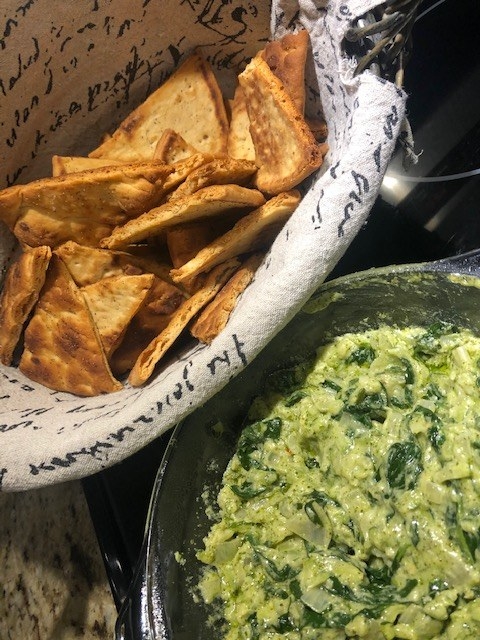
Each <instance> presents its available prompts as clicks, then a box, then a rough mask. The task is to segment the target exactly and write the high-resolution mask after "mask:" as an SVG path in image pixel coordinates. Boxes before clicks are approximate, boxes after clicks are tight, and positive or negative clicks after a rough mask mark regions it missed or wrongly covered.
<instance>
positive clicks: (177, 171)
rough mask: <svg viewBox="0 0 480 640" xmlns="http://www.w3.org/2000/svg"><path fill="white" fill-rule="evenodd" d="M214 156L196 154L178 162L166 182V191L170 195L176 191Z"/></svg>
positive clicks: (173, 165)
mask: <svg viewBox="0 0 480 640" xmlns="http://www.w3.org/2000/svg"><path fill="white" fill-rule="evenodd" d="M212 158H213V156H212V155H210V154H209V153H200V152H199V153H194V154H193V155H192V156H188V158H184V159H183V160H178V162H175V163H174V164H172V165H169V166H171V167H172V173H171V174H170V175H169V176H168V178H167V179H166V181H165V191H166V192H167V193H170V192H171V191H173V190H174V189H176V188H177V187H178V186H179V185H180V184H181V183H182V182H183V181H184V180H186V179H187V178H188V176H189V175H190V174H191V173H192V171H195V170H196V169H198V168H199V167H201V166H202V165H204V164H205V163H206V162H210V161H211V160H212Z"/></svg>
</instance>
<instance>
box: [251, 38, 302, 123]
mask: <svg viewBox="0 0 480 640" xmlns="http://www.w3.org/2000/svg"><path fill="white" fill-rule="evenodd" d="M309 41H310V40H309V36H308V32H307V31H306V30H305V29H302V30H301V31H298V32H297V33H287V34H286V35H284V36H283V37H282V38H280V39H279V40H272V41H271V42H269V43H268V44H267V45H266V46H265V48H264V49H263V50H262V51H261V52H260V56H261V57H262V58H263V59H264V60H265V62H266V63H267V64H268V66H269V67H270V69H271V70H272V71H273V73H274V74H275V75H276V76H277V78H278V79H279V80H280V81H281V82H282V84H283V86H284V87H285V89H286V91H287V92H288V94H289V95H290V97H291V99H292V102H293V103H294V104H295V106H296V108H297V109H298V112H299V113H301V114H302V115H303V113H304V111H305V64H306V61H307V52H308V47H309Z"/></svg>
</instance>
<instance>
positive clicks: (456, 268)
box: [430, 249, 480, 277]
mask: <svg viewBox="0 0 480 640" xmlns="http://www.w3.org/2000/svg"><path fill="white" fill-rule="evenodd" d="M430 266H431V267H432V268H433V269H434V270H435V271H441V272H445V273H461V274H465V275H471V276H478V277H480V249H472V250H471V251H467V252H465V253H459V254H458V255H456V256H450V257H448V258H442V259H441V260H435V261H433V262H431V263H430Z"/></svg>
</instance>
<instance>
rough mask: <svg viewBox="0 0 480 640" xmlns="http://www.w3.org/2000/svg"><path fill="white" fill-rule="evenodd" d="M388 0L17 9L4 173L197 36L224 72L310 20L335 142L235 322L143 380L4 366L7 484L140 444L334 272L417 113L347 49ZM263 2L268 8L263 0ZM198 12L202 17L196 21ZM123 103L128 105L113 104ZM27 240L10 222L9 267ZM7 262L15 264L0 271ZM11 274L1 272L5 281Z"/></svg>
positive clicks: (315, 87) (42, 151)
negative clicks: (70, 390) (50, 376)
mask: <svg viewBox="0 0 480 640" xmlns="http://www.w3.org/2000/svg"><path fill="white" fill-rule="evenodd" d="M378 4H380V3H379V2H378V1H376V0H330V1H328V2H327V1H320V0H273V2H272V4H271V8H270V12H269V11H268V7H267V3H261V2H256V3H255V2H244V1H242V0H236V1H234V2H233V3H229V4H228V5H227V4H225V3H222V2H220V1H219V2H215V1H214V2H207V1H206V0H205V1H202V2H199V3H188V2H187V3H185V2H183V1H182V2H181V1H180V0H168V1H167V2H163V3H141V2H134V3H132V2H126V1H125V0H115V1H114V2H113V3H112V4H111V5H109V6H103V3H92V5H91V10H90V13H89V14H85V13H83V14H82V8H81V7H79V6H76V5H72V4H71V3H66V4H64V5H55V11H54V12H53V10H52V6H53V5H52V6H51V5H50V4H49V3H48V2H47V1H46V0H38V1H37V2H35V3H30V4H29V5H25V7H24V8H23V9H18V8H17V5H16V4H13V3H11V11H10V13H9V22H8V24H9V25H10V26H9V29H8V30H6V31H5V33H4V35H3V36H2V37H1V38H0V43H1V45H2V49H3V50H2V65H1V67H0V92H1V93H3V96H2V106H1V115H2V117H1V118H0V121H1V122H0V129H1V130H2V140H1V141H0V167H2V169H1V171H2V172H3V173H4V175H0V180H1V181H3V184H2V187H3V186H8V185H10V184H13V183H15V182H17V183H22V182H26V181H28V180H31V179H34V178H36V177H40V176H43V175H47V171H48V167H49V162H50V158H51V155H52V154H54V153H62V154H64V155H69V154H71V155H73V154H74V153H76V154H79V153H88V151H89V150H90V149H91V148H93V147H94V145H95V144H98V142H99V140H100V135H101V133H102V132H104V131H107V130H108V129H111V128H112V124H113V121H114V120H116V121H118V122H119V121H120V120H121V119H122V118H123V117H124V116H125V115H126V114H127V113H128V112H129V111H130V110H131V109H132V108H133V107H135V106H136V105H137V104H138V103H139V102H141V101H142V100H143V99H144V98H145V97H146V95H148V93H149V92H150V91H151V90H153V89H154V88H155V87H156V86H157V85H158V84H160V82H161V81H162V80H163V78H164V77H165V76H166V75H168V73H169V72H170V71H171V70H172V69H173V68H174V67H175V66H176V65H177V64H178V63H179V62H180V61H181V59H182V58H183V57H184V55H186V54H187V53H188V52H189V51H191V49H192V48H193V47H195V46H200V47H201V48H202V50H203V51H204V53H205V54H206V55H207V56H208V58H209V59H210V60H211V61H212V63H213V65H214V67H215V68H216V69H217V70H218V72H219V77H220V81H221V82H222V73H223V72H225V78H226V79H225V82H228V73H226V71H228V69H229V68H230V69H231V68H232V67H233V66H234V65H238V68H239V69H240V68H241V67H242V64H244V63H245V62H246V61H247V60H248V58H249V57H251V56H252V55H253V54H254V53H255V52H256V51H257V50H258V49H260V48H262V46H263V44H264V42H265V39H266V38H267V37H269V36H271V37H280V36H282V35H284V34H285V33H286V32H288V31H295V30H297V29H300V28H306V29H307V30H308V31H309V34H310V40H311V44H312V55H311V56H310V59H309V64H308V69H307V105H306V110H307V115H310V116H311V117H315V116H316V115H318V114H323V115H324V116H325V119H326V122H327V125H328V131H329V133H328V144H329V152H328V155H327V157H326V159H325V162H324V165H323V166H322V168H321V169H320V171H319V172H318V173H317V174H316V175H314V176H313V178H312V179H311V180H310V181H309V184H308V186H307V187H306V188H305V190H304V193H303V200H302V202H301V203H300V205H299V207H298V208H297V210H296V211H295V213H294V214H293V216H292V217H291V218H290V219H289V221H288V222H287V224H286V225H285V226H284V228H283V229H282V231H281V232H280V233H279V235H278V237H277V239H276V241H275V243H274V245H273V247H272V249H271V251H270V252H269V254H268V255H267V257H266V259H265V260H264V262H263V264H262V265H261V266H260V267H259V269H258V272H257V274H256V277H255V279H254V281H253V282H252V283H251V284H250V286H249V287H248V289H247V290H246V291H245V293H244V295H243V296H242V297H241V299H240V300H239V302H238V305H237V307H236V308H235V310H234V312H233V314H232V316H231V318H230V320H229V322H228V324H227V326H226V328H225V330H224V331H223V332H222V333H221V334H220V335H219V336H218V337H217V338H216V339H215V340H214V341H213V342H212V344H211V345H209V346H206V345H200V344H198V343H194V344H193V346H192V344H190V346H189V347H188V348H185V349H183V350H182V351H181V352H176V353H175V355H174V356H172V357H171V358H170V359H169V360H168V361H167V362H166V364H165V365H162V370H161V371H160V372H159V373H158V375H156V376H155V377H154V379H152V380H151V381H150V382H149V383H148V384H147V385H146V386H144V387H142V388H136V389H133V388H130V387H128V386H127V387H126V388H125V389H124V390H122V391H119V392H117V393H114V394H110V395H107V396H99V397H94V398H87V399H85V398H78V397H75V396H72V395H69V394H65V393H58V392H52V391H49V390H48V389H46V388H43V387H40V386H39V385H36V384H35V383H32V382H30V381H29V380H27V379H26V378H24V377H23V376H22V375H21V373H20V372H19V371H18V370H16V369H14V368H6V367H1V368H0V397H1V403H0V488H1V490H4V491H17V490H23V489H28V488H33V487H39V486H43V485H47V484H52V483H58V482H62V481H65V480H70V479H74V478H81V477H85V476H87V475H89V474H92V473H95V472H98V471H100V470H102V469H104V468H106V467H108V466H110V465H113V464H114V463H117V462H119V461H121V460H123V459H125V458H126V457H128V456H130V455H132V454H133V453H135V452H136V451H138V450H139V449H141V448H142V447H144V446H145V445H147V444H148V443H149V442H151V441H152V440H153V439H154V438H156V437H158V436H159V435H160V434H162V433H164V432H165V431H167V430H168V429H170V428H171V427H172V426H174V425H175V424H176V423H177V422H178V421H180V420H181V419H182V418H183V417H185V416H186V415H187V414H189V413H191V412H192V411H193V410H194V408H195V407H196V406H199V405H201V404H203V403H204V402H205V401H206V400H207V399H208V398H209V397H211V396H212V395H213V394H215V393H216V392H217V391H218V390H220V389H221V388H222V387H223V386H224V385H225V384H227V383H228V381H229V380H230V379H231V378H232V377H234V376H236V375H237V374H238V373H239V372H240V371H241V370H242V369H244V368H245V367H246V366H247V365H248V363H249V362H251V361H252V360H253V359H254V358H256V357H261V351H262V348H263V347H264V346H265V345H266V343H267V342H268V341H269V340H270V339H271V338H272V337H273V336H274V335H275V334H277V333H278V332H279V331H280V330H281V328H282V327H283V326H284V325H285V324H286V323H287V322H288V321H289V320H290V319H291V318H292V317H293V316H294V314H296V313H297V312H298V311H299V309H301V307H302V305H304V304H305V303H306V301H307V300H308V299H309V297H310V296H311V295H312V294H313V292H314V291H315V290H316V289H317V288H318V286H319V285H320V284H321V283H322V282H323V281H324V280H325V278H326V277H327V275H328V274H329V273H330V272H331V270H332V269H333V267H334V266H335V265H336V263H337V262H338V260H339V259H340V258H341V256H342V255H343V254H344V252H345V251H346V249H347V248H348V246H349V245H350V243H351V241H352V240H353V239H354V237H355V236H356V234H357V232H358V231H359V230H360V228H361V227H362V225H363V224H364V222H365V221H366V219H367V217H368V214H369V212H370V210H371V207H372V205H373V203H374V201H375V199H376V197H377V195H378V191H379V188H380V185H381V182H382V179H383V175H384V172H385V170H386V167H387V164H388V162H389V160H390V157H391V155H392V153H393V151H394V148H395V145H396V141H397V138H398V135H399V132H400V127H401V123H402V120H403V118H404V112H405V104H406V95H405V93H404V92H403V91H402V90H401V89H399V88H398V87H396V86H394V85H393V84H391V83H389V82H386V81H384V80H383V79H381V78H379V77H376V76H375V75H374V74H373V73H371V72H370V71H365V72H362V73H361V74H360V75H358V76H355V75H354V68H355V62H354V61H352V60H349V59H347V58H346V57H345V56H344V54H343V52H342V40H343V36H344V33H345V32H346V30H347V29H348V27H349V25H350V24H351V22H352V20H353V19H355V18H357V17H359V16H361V15H363V14H364V13H365V12H366V11H368V10H370V9H371V8H372V7H374V6H376V5H378ZM263 5H265V6H263ZM186 25H188V29H187V28H186ZM112 114H114V115H112ZM13 249H14V242H13V239H12V237H11V236H10V235H9V233H8V232H7V230H6V229H4V228H3V227H2V229H1V233H0V265H2V264H3V265H4V266H5V265H7V264H8V261H9V259H10V257H11V255H12V252H13ZM0 273H1V272H0ZM1 277H2V276H1V275H0V278H1Z"/></svg>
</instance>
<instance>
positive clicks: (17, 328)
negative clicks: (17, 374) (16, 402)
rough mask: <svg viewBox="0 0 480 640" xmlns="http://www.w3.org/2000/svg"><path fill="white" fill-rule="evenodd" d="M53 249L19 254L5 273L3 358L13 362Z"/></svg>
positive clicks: (0, 326)
mask: <svg viewBox="0 0 480 640" xmlns="http://www.w3.org/2000/svg"><path fill="white" fill-rule="evenodd" d="M51 255H52V251H51V249H50V247H36V248H34V249H30V250H28V251H25V252H23V253H21V254H20V255H19V257H18V258H17V259H16V260H15V262H14V263H13V264H12V265H11V266H10V268H9V270H8V271H7V274H6V276H5V281H4V283H3V289H2V291H1V293H0V362H2V363H3V364H5V365H7V366H8V365H10V364H11V362H12V358H13V352H14V350H15V347H16V346H17V343H18V341H19V339H20V336H21V333H22V330H23V325H24V324H25V322H26V321H27V319H28V316H29V315H30V313H31V311H32V309H33V307H34V306H35V304H36V302H37V300H38V296H39V294H40V290H41V288H42V287H43V284H44V282H45V274H46V271H47V267H48V263H49V261H50V257H51Z"/></svg>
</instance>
